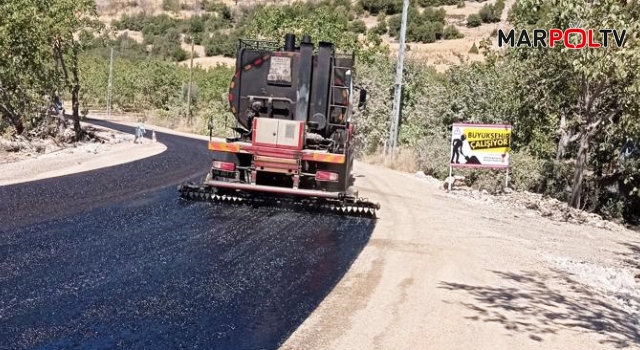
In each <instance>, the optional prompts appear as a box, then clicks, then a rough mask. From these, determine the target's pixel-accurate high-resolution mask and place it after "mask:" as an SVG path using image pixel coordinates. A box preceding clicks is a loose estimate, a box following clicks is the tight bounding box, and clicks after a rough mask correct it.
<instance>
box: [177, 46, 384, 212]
mask: <svg viewBox="0 0 640 350" xmlns="http://www.w3.org/2000/svg"><path fill="white" fill-rule="evenodd" d="M314 49H315V48H314V45H313V43H312V42H311V38H309V37H308V36H304V37H303V38H302V40H301V42H300V46H296V45H295V36H294V35H292V34H287V35H286V36H285V44H284V47H278V45H277V43H275V42H268V41H258V40H246V39H241V40H240V41H239V45H238V52H237V57H236V72H235V74H234V76H233V78H232V80H231V83H230V87H229V104H230V110H231V112H232V113H233V114H234V116H235V117H236V121H237V123H236V126H235V127H234V128H233V129H234V130H235V132H236V133H237V135H239V136H237V137H234V138H227V139H217V138H213V137H210V141H209V145H208V147H209V149H210V150H211V151H213V160H214V161H213V164H212V167H211V170H210V171H209V173H208V174H207V176H206V178H205V180H204V181H203V183H202V184H201V185H194V184H187V185H183V186H181V187H180V192H181V194H182V197H183V198H202V199H212V200H216V201H231V202H243V203H257V202H258V203H270V202H271V203H273V202H276V203H278V204H277V205H278V206H281V205H283V203H290V204H292V205H293V206H295V207H305V208H312V209H314V210H329V211H335V212H339V213H345V214H356V215H363V216H367V217H375V210H376V209H379V207H380V206H379V204H376V203H372V202H369V201H367V200H366V199H362V198H358V196H357V195H358V194H357V190H355V188H354V187H353V186H352V181H353V178H352V176H351V168H352V165H353V156H354V142H353V135H354V127H353V123H352V122H351V113H352V103H353V90H354V87H353V81H352V76H353V71H354V65H355V53H352V54H350V55H340V54H336V53H335V51H334V47H333V44H332V43H327V42H320V43H319V45H318V47H317V53H314ZM360 97H361V100H360V105H361V106H362V105H363V104H364V102H365V101H366V91H365V92H364V93H363V92H362V91H361V95H360ZM210 128H212V126H211V125H210Z"/></svg>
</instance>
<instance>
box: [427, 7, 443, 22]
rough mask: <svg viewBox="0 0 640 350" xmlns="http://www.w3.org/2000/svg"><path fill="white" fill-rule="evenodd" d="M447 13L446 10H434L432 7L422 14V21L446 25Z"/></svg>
mask: <svg viewBox="0 0 640 350" xmlns="http://www.w3.org/2000/svg"><path fill="white" fill-rule="evenodd" d="M446 16H447V12H446V11H445V10H444V9H438V10H434V9H433V8H432V7H427V8H426V9H424V12H422V20H423V21H425V22H438V23H442V24H444V23H445V17H446Z"/></svg>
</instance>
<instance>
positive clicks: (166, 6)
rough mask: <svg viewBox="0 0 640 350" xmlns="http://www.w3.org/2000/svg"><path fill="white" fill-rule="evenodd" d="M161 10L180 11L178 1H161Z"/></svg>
mask: <svg viewBox="0 0 640 350" xmlns="http://www.w3.org/2000/svg"><path fill="white" fill-rule="evenodd" d="M162 9H163V10H165V11H171V12H178V11H180V0H162Z"/></svg>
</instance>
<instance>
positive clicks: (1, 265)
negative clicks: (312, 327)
mask: <svg viewBox="0 0 640 350" xmlns="http://www.w3.org/2000/svg"><path fill="white" fill-rule="evenodd" d="M92 122H95V123H96V124H100V123H102V122H99V121H92ZM105 125H106V124H105ZM108 126H109V127H114V128H119V129H122V130H125V131H129V132H133V129H132V128H129V127H122V126H115V125H112V124H109V125H108ZM158 137H160V138H161V140H162V141H163V142H164V143H165V144H166V145H167V147H168V149H167V151H166V152H164V153H162V154H159V155H156V156H153V157H150V158H146V159H144V160H141V161H137V162H134V163H127V164H122V165H118V166H115V167H110V168H102V169H98V170H95V171H91V172H87V173H82V174H76V175H70V176H65V177H60V178H55V179H47V180H42V181H36V182H30V183H24V184H18V185H11V186H4V187H0V198H2V199H3V200H2V202H3V204H2V206H0V348H2V349H4V348H7V349H14V348H42V349H53V348H56V349H57V348H98V349H101V348H112V347H123V348H149V349H165V348H172V349H173V348H178V347H187V348H194V347H201V348H209V349H214V348H215V349H237V350H241V349H275V348H277V347H278V346H279V344H281V343H282V342H284V341H285V340H286V339H287V337H288V336H289V335H290V334H291V333H292V332H293V331H294V330H295V329H296V328H297V327H298V326H299V325H300V324H301V323H302V322H303V321H304V320H305V318H306V317H307V316H308V315H309V314H310V313H311V312H312V311H313V310H314V309H315V307H316V306H317V305H318V304H319V303H320V301H322V299H323V298H324V297H325V296H326V295H327V293H328V292H329V291H330V290H331V289H332V288H333V287H334V286H335V284H336V283H337V282H338V281H339V280H340V278H341V277H342V276H343V275H344V273H345V272H346V270H347V269H348V268H349V266H350V265H351V263H352V262H353V260H354V259H355V258H356V257H357V255H358V254H359V253H360V251H361V250H362V249H363V247H364V246H365V244H366V242H367V241H368V239H369V237H370V235H371V232H372V231H373V224H372V223H371V222H370V221H369V220H366V219H357V218H337V217H318V216H313V215H310V214H304V213H288V212H285V213H282V212H278V211H275V210H268V209H261V210H251V209H249V208H229V207H219V206H214V205H211V204H208V203H183V202H181V201H179V200H178V199H177V193H176V185H177V184H179V183H180V182H182V181H185V180H194V179H196V180H197V179H199V178H201V177H202V174H203V173H204V172H205V171H206V170H207V167H208V164H210V158H211V155H210V154H209V153H208V151H207V150H206V144H205V143H204V142H203V141H199V140H194V139H187V138H183V137H179V136H174V135H168V134H161V133H158Z"/></svg>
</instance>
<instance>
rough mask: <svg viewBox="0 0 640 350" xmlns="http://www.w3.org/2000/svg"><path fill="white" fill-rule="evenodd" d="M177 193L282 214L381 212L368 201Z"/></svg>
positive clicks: (183, 189) (193, 189)
mask: <svg viewBox="0 0 640 350" xmlns="http://www.w3.org/2000/svg"><path fill="white" fill-rule="evenodd" d="M178 192H179V193H180V197H181V198H183V199H185V200H198V201H209V202H213V203H221V204H229V205H245V206H251V207H273V208H276V209H278V210H283V211H305V212H313V213H321V214H337V215H341V216H351V217H364V218H371V219H376V210H377V209H380V204H378V203H373V202H370V201H368V200H367V199H366V198H349V197H346V198H344V199H342V200H337V199H329V198H304V199H301V198H300V197H292V196H274V195H266V194H257V193H256V194H249V193H245V192H234V193H231V192H228V193H221V192H217V191H216V189H214V188H204V187H201V186H198V185H196V184H192V183H189V184H183V185H181V186H179V187H178Z"/></svg>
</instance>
